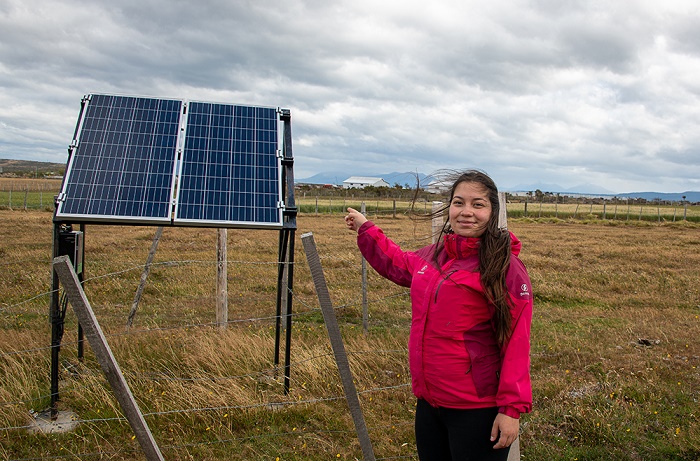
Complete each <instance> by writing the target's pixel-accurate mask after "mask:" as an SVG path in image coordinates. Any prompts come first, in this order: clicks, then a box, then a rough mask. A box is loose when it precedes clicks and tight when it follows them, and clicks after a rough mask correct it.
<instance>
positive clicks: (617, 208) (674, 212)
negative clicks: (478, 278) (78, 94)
mask: <svg viewBox="0 0 700 461" xmlns="http://www.w3.org/2000/svg"><path fill="white" fill-rule="evenodd" d="M59 186H60V183H57V182H56V181H55V180H44V181H42V180H26V181H15V182H8V181H4V182H0V208H3V207H6V208H8V209H11V210H17V209H24V210H39V209H49V210H51V209H53V207H54V203H53V202H54V196H55V195H57V194H58V192H59ZM407 195H408V194H407ZM441 200H444V197H440V196H434V201H441ZM561 200H562V203H558V200H553V199H552V198H551V197H546V199H545V197H542V199H540V200H537V199H536V198H534V197H533V198H523V197H513V198H512V200H510V201H509V202H508V203H507V210H508V216H510V217H513V218H520V217H525V218H532V219H543V218H544V219H552V218H553V219H562V220H568V219H573V220H607V221H646V222H677V221H678V222H680V221H689V222H700V205H697V204H695V205H691V204H690V203H689V202H686V201H665V200H663V201H662V200H653V201H650V202H649V201H643V203H639V201H637V200H628V199H619V198H616V197H610V198H606V199H603V198H587V197H566V199H565V200H564V199H561ZM362 203H365V205H366V207H367V212H368V214H369V215H374V216H378V215H394V216H395V215H397V214H400V215H406V214H427V213H430V212H431V210H432V203H433V201H432V200H430V199H426V198H425V197H421V198H420V199H419V200H416V201H414V200H412V198H411V197H405V198H402V199H389V198H371V197H362V196H357V197H355V196H353V195H350V196H337V197H334V196H327V195H319V196H315V197H314V196H311V195H308V194H307V195H305V196H303V197H300V198H298V199H297V204H296V205H297V207H298V209H299V212H301V213H308V214H314V215H322V214H341V213H345V212H346V210H347V208H348V207H353V208H357V209H359V208H360V206H361V204H362Z"/></svg>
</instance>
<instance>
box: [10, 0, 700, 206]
mask: <svg viewBox="0 0 700 461" xmlns="http://www.w3.org/2000/svg"><path fill="white" fill-rule="evenodd" d="M698 24H700V2H698V1H697V0H664V1H659V0H624V1H615V0H613V1H610V0H582V1H575V0H511V1H507V2H506V1H498V0H496V1H493V2H484V1H472V0H431V1H420V2H419V1H415V0H400V1H398V0H337V1H334V0H284V1H281V0H275V1H272V0H197V1H191V0H186V1H181V0H110V1H106V0H90V1H87V0H0V89H1V90H0V158H15V159H27V160H41V161H51V162H65V161H66V160H67V147H68V145H69V143H70V141H71V139H72V136H73V131H74V129H75V124H76V120H77V117H78V113H79V110H80V100H81V98H82V96H83V95H84V94H87V93H110V94H111V93H114V94H125V95H139V96H154V97H163V98H165V97H171V98H180V99H193V100H201V101H211V102H224V103H234V104H246V105H247V104H250V105H263V106H280V107H284V108H288V109H290V110H291V114H292V130H293V136H294V137H293V146H294V158H295V164H294V170H295V175H296V177H297V178H307V177H310V176H312V175H314V174H317V173H322V172H340V173H344V174H347V175H348V176H349V175H352V174H366V173H368V172H372V171H376V172H381V173H387V172H392V171H401V172H404V171H410V172H420V173H424V174H430V173H432V172H435V171H438V170H441V169H462V168H468V167H476V168H480V169H483V170H485V171H487V172H488V173H490V174H491V175H492V176H493V177H494V179H495V180H496V181H497V183H498V184H499V185H500V186H502V187H512V186H514V185H517V184H537V183H542V184H558V185H561V186H562V187H565V188H568V187H573V186H576V185H579V184H586V183H589V184H595V185H598V186H600V187H603V188H605V189H608V190H610V191H613V192H616V193H622V192H632V191H647V190H653V191H658V192H682V191H687V190H700V77H699V76H700V26H698ZM342 179H344V178H342ZM342 179H341V181H342ZM390 182H391V181H390Z"/></svg>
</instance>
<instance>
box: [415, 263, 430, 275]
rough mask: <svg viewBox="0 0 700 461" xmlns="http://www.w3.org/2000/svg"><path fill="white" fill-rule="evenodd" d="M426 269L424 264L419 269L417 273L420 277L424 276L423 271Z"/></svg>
mask: <svg viewBox="0 0 700 461" xmlns="http://www.w3.org/2000/svg"><path fill="white" fill-rule="evenodd" d="M427 268H428V265H427V264H426V265H425V266H423V267H421V268H420V270H419V271H418V272H417V273H418V274H420V275H424V274H425V270H426V269H427Z"/></svg>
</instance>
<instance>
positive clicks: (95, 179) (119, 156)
mask: <svg viewBox="0 0 700 461" xmlns="http://www.w3.org/2000/svg"><path fill="white" fill-rule="evenodd" d="M181 114H182V101H176V100H159V99H149V98H137V97H125V96H109V95H92V97H90V98H88V100H87V101H86V106H85V108H84V110H83V112H82V117H81V120H79V127H80V129H79V130H78V131H79V133H80V134H79V137H78V138H76V140H74V142H73V148H74V150H73V152H72V155H71V157H70V159H69V162H68V167H67V168H66V181H65V182H64V187H63V191H62V193H61V194H60V196H59V204H58V208H57V213H56V215H57V217H62V218H75V219H78V220H80V219H84V218H93V219H96V220H107V221H109V220H128V221H144V222H163V221H170V204H171V191H172V185H173V182H174V173H175V164H176V163H175V161H176V154H177V150H176V149H177V142H178V134H179V131H180V130H179V128H180V115H181Z"/></svg>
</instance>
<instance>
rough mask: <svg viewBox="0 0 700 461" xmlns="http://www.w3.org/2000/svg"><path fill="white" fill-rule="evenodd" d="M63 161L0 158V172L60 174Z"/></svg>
mask: <svg viewBox="0 0 700 461" xmlns="http://www.w3.org/2000/svg"><path fill="white" fill-rule="evenodd" d="M65 170H66V164H65V163H51V162H35V161H32V160H13V159H0V174H3V175H17V176H31V175H34V174H36V175H37V176H44V175H48V174H51V175H62V174H63V173H64V172H65Z"/></svg>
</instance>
